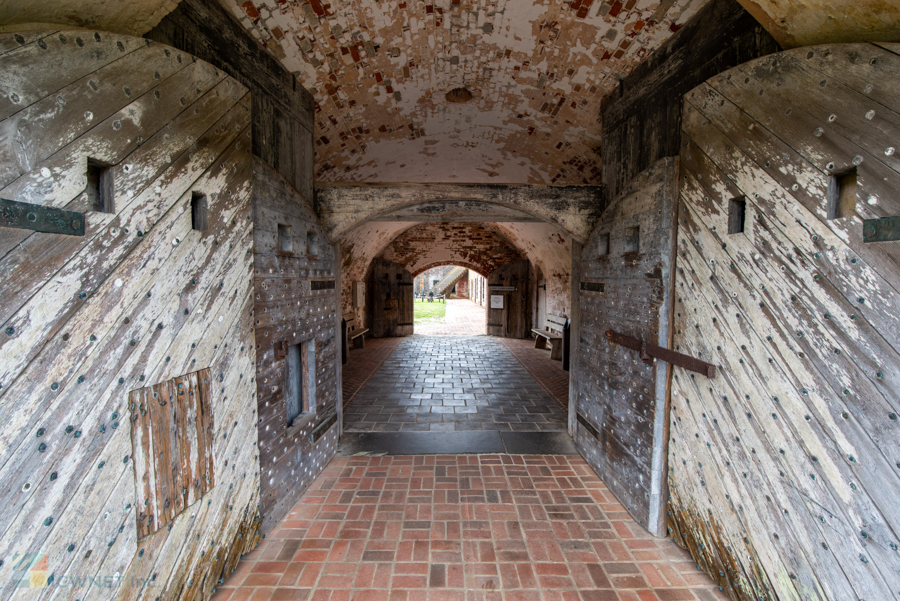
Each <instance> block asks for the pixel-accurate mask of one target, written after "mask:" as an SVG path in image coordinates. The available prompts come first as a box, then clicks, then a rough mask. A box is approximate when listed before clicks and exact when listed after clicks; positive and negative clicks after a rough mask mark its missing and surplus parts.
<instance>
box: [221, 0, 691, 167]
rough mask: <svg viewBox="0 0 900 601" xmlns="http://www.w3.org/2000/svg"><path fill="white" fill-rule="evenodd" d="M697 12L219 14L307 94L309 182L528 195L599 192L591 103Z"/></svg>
mask: <svg viewBox="0 0 900 601" xmlns="http://www.w3.org/2000/svg"><path fill="white" fill-rule="evenodd" d="M706 1H707V0H569V1H556V0H553V1H541V0H537V1H533V0H418V1H417V0H347V1H345V2H341V3H338V2H333V3H328V2H327V0H308V1H305V0H252V1H246V0H222V2H224V3H225V5H226V6H229V7H230V8H231V9H232V10H233V11H234V13H235V15H236V16H238V17H239V18H240V20H241V22H242V23H243V24H244V25H245V27H247V28H248V29H249V30H250V31H251V32H252V33H253V35H254V36H256V37H257V38H258V39H260V40H261V41H262V42H263V43H264V44H265V46H266V47H267V48H268V49H269V50H270V51H271V52H272V53H273V54H274V55H276V56H277V57H278V58H279V59H281V61H282V63H283V64H284V65H285V66H286V67H287V68H288V70H290V71H291V72H293V73H295V74H296V75H297V76H298V78H299V81H300V82H301V83H302V84H303V85H304V86H305V87H306V88H307V89H309V90H310V91H311V92H312V93H313V95H314V97H315V100H316V133H315V136H316V141H315V143H316V180H317V181H319V182H335V181H380V182H496V183H501V182H502V183H537V184H594V183H597V182H599V180H600V153H601V152H602V148H601V140H600V122H599V116H600V101H601V100H602V98H603V97H604V96H605V95H606V94H608V93H609V92H611V91H612V90H613V89H614V88H615V86H616V84H617V82H618V79H619V78H620V77H623V76H625V75H627V74H628V73H629V72H631V70H632V69H633V68H634V67H635V66H636V65H637V64H639V63H640V62H641V61H642V60H643V59H644V58H645V57H646V56H647V55H648V54H649V53H650V52H652V51H653V50H654V49H656V48H657V47H658V46H659V45H660V44H661V43H663V42H664V41H665V40H666V39H668V37H669V36H671V35H672V34H673V32H674V31H677V29H678V28H679V27H680V26H681V25H682V24H684V23H685V21H687V20H688V19H689V18H690V17H691V16H692V15H693V14H694V13H695V12H696V11H697V10H698V9H699V8H700V7H701V6H702V5H703V4H704V3H705V2H706ZM461 87H463V88H466V89H467V90H469V91H470V92H471V93H472V96H473V98H472V99H471V100H470V101H468V102H466V103H454V102H450V101H448V100H447V98H446V95H447V93H448V92H449V91H451V90H453V89H455V88H461Z"/></svg>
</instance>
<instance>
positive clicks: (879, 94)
mask: <svg viewBox="0 0 900 601" xmlns="http://www.w3.org/2000/svg"><path fill="white" fill-rule="evenodd" d="M891 46H894V47H896V44H893V45H891V44H878V43H875V44H825V45H821V46H812V47H810V48H806V49H805V50H806V51H807V52H805V53H801V55H800V58H799V60H800V61H801V62H802V63H804V64H806V65H808V66H809V67H810V68H811V69H815V70H816V71H819V72H821V73H822V74H825V75H827V76H828V77H830V78H833V79H834V80H836V81H839V82H841V83H842V84H843V85H845V86H847V87H849V88H852V89H853V90H855V91H856V92H859V93H861V94H863V95H865V96H867V97H868V98H871V99H872V100H874V101H875V102H878V103H879V104H883V105H884V106H885V107H887V108H889V109H891V110H893V111H894V112H900V101H898V99H897V95H896V94H895V93H894V91H893V90H892V88H891V83H892V82H893V81H895V80H896V79H897V78H898V77H900V57H898V56H896V52H892V50H891Z"/></svg>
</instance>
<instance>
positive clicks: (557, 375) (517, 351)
mask: <svg viewBox="0 0 900 601" xmlns="http://www.w3.org/2000/svg"><path fill="white" fill-rule="evenodd" d="M499 340H500V341H501V342H503V344H504V345H505V346H506V348H507V349H509V352H511V353H512V354H513V356H514V357H515V358H516V359H517V360H518V361H519V363H521V364H522V367H524V368H525V370H526V371H528V373H529V374H531V377H532V378H534V379H535V381H536V382H537V383H538V384H540V385H541V387H542V388H543V389H544V390H546V391H547V394H549V395H550V397H551V398H553V400H555V401H556V402H557V403H559V404H560V405H562V406H563V408H564V409H566V410H568V408H569V372H567V371H563V368H562V361H555V360H553V359H551V358H550V349H539V348H534V340H533V339H525V340H515V339H512V338H500V339H499Z"/></svg>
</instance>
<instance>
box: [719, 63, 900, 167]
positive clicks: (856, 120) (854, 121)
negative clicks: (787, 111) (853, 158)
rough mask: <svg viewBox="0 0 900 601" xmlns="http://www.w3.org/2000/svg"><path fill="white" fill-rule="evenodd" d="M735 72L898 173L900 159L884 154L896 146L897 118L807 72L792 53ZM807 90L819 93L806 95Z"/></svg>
mask: <svg viewBox="0 0 900 601" xmlns="http://www.w3.org/2000/svg"><path fill="white" fill-rule="evenodd" d="M736 72H737V73H741V74H745V78H748V77H749V78H750V79H751V81H755V82H756V83H757V84H758V85H759V86H760V88H761V89H768V90H772V91H776V92H777V93H778V94H779V95H780V96H784V97H788V98H790V99H792V100H794V101H795V102H797V103H798V105H799V106H801V107H802V109H803V110H804V111H805V112H807V113H809V114H810V115H812V116H813V117H814V118H815V119H817V120H818V121H819V122H820V123H822V124H823V125H824V126H825V127H829V128H832V129H834V131H835V132H837V133H839V134H840V135H842V136H844V137H845V138H847V139H848V140H850V141H852V142H853V143H854V144H856V145H858V146H860V147H861V148H864V149H866V150H867V151H868V152H869V153H870V154H871V155H872V156H877V157H879V159H880V160H881V161H883V162H884V163H885V164H887V165H889V166H890V167H891V168H892V169H894V170H895V171H900V156H897V154H896V153H888V152H886V151H887V149H888V148H892V147H895V146H896V144H897V141H896V139H895V138H894V137H893V136H892V135H891V133H890V132H892V131H896V129H897V128H900V114H897V113H896V112H894V111H892V110H890V109H888V108H887V107H885V106H884V105H883V104H880V103H877V102H874V101H873V100H871V99H869V98H868V97H867V96H865V95H864V94H862V93H859V92H857V91H855V90H853V89H852V88H849V87H847V86H845V85H843V84H841V83H840V82H838V81H836V80H834V79H832V78H831V77H830V76H829V75H828V74H823V73H821V72H817V71H810V70H809V69H808V66H807V65H806V64H805V63H804V62H803V61H802V60H801V59H800V58H799V57H797V56H795V53H783V54H779V55H775V56H772V57H768V58H766V59H761V60H758V61H754V62H753V63H751V64H749V65H745V66H742V67H738V68H737V69H736ZM737 73H736V75H737ZM823 83H824V85H823ZM778 84H780V85H778ZM776 88H777V90H776ZM810 90H817V91H819V93H810ZM825 90H827V92H826V91H825ZM780 108H781V107H780ZM782 110H784V109H782Z"/></svg>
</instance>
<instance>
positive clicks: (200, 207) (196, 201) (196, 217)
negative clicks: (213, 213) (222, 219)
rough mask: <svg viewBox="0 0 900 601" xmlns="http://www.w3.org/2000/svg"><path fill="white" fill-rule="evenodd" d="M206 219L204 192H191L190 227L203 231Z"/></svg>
mask: <svg viewBox="0 0 900 601" xmlns="http://www.w3.org/2000/svg"><path fill="white" fill-rule="evenodd" d="M206 227H207V221H206V194H200V193H199V192H193V193H191V228H192V229H195V230H197V231H198V232H205V231H206Z"/></svg>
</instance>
